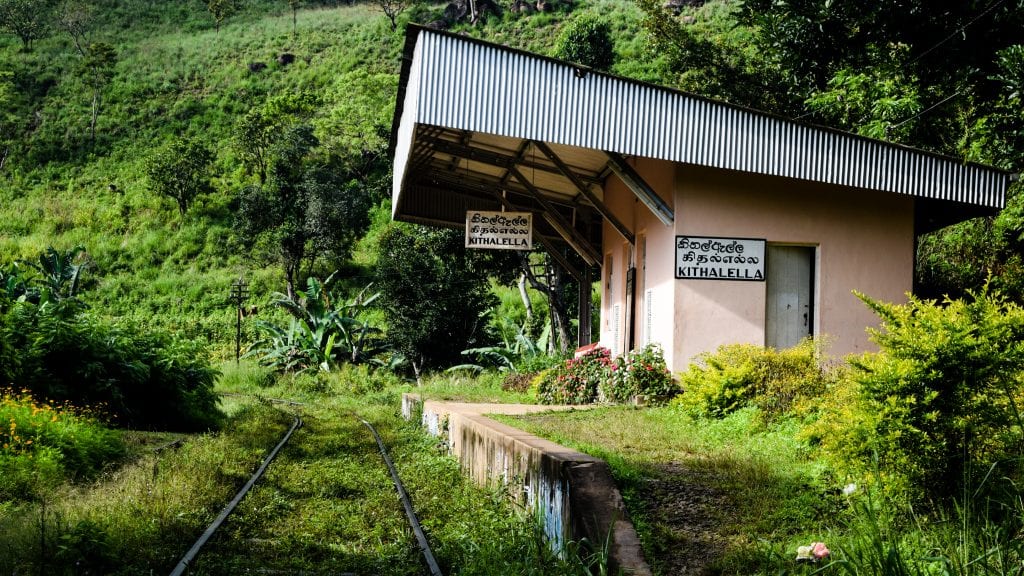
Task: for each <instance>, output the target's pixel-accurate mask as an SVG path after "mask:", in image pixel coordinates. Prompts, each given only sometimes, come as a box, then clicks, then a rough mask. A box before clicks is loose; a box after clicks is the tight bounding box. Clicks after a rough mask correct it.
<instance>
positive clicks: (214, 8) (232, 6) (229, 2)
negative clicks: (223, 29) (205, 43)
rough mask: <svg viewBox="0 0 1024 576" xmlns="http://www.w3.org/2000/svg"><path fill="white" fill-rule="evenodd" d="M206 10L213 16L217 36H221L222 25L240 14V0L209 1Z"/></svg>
mask: <svg viewBox="0 0 1024 576" xmlns="http://www.w3.org/2000/svg"><path fill="white" fill-rule="evenodd" d="M206 9H207V10H208V11H209V12H210V15H211V16H213V23H214V25H215V26H216V28H217V34H220V25H221V24H222V23H223V22H224V20H225V19H226V18H227V17H228V16H231V15H232V14H234V13H235V12H238V0H207V2H206Z"/></svg>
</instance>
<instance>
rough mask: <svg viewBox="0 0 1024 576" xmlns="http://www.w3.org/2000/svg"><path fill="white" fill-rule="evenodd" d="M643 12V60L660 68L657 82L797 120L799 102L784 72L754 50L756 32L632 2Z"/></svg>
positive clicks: (650, 1) (655, 0) (655, 2)
mask: <svg viewBox="0 0 1024 576" xmlns="http://www.w3.org/2000/svg"><path fill="white" fill-rule="evenodd" d="M636 3H637V6H638V7H639V8H640V9H641V10H642V11H643V12H644V20H643V25H644V29H645V31H646V34H647V36H648V39H649V49H648V53H647V56H648V57H650V58H652V59H655V60H657V61H661V62H663V63H664V64H663V69H661V70H660V71H659V74H658V78H657V81H658V82H659V83H662V84H666V85H669V86H673V87H676V88H680V89H682V90H687V91H689V92H693V93H696V94H700V95H702V96H708V97H711V98H718V99H721V100H725V101H728V102H732V103H734V104H740V105H744V106H751V107H754V108H758V109H761V110H770V111H773V112H775V113H778V114H790V115H796V114H798V113H800V112H801V111H802V106H801V104H800V103H801V101H802V98H800V97H799V95H798V94H794V93H793V90H792V88H791V85H790V83H789V82H788V81H787V77H786V71H785V70H783V69H781V68H780V67H779V66H777V65H774V63H772V62H769V61H767V56H766V53H765V51H764V50H761V49H758V48H757V47H756V46H754V38H756V35H755V33H756V29H755V28H754V27H753V26H750V25H740V24H738V23H737V22H736V20H735V19H734V18H723V17H721V16H718V17H716V18H707V19H705V18H704V17H700V18H698V17H697V15H698V14H702V13H701V12H697V11H696V10H697V9H693V8H690V9H688V10H689V11H688V12H684V13H677V12H676V11H674V10H672V9H671V8H669V7H667V6H665V5H664V3H663V2H661V1H659V0H636Z"/></svg>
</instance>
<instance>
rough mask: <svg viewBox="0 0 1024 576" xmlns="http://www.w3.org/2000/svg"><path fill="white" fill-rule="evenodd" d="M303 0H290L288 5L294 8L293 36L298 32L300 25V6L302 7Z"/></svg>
mask: <svg viewBox="0 0 1024 576" xmlns="http://www.w3.org/2000/svg"><path fill="white" fill-rule="evenodd" d="M302 1H303V0H288V7H289V8H291V10H292V36H295V34H297V33H298V27H299V8H301V7H302Z"/></svg>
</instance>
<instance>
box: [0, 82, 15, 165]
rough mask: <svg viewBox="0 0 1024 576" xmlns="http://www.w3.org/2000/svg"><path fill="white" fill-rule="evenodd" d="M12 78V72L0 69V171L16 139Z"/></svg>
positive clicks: (5, 163)
mask: <svg viewBox="0 0 1024 576" xmlns="http://www.w3.org/2000/svg"><path fill="white" fill-rule="evenodd" d="M13 79H14V75H13V74H11V73H10V72H6V71H3V70H0V172H3V170H4V166H6V165H7V158H8V157H9V156H10V154H11V147H12V146H14V143H15V141H16V139H17V136H16V132H17V127H18V116H17V115H16V114H15V113H14V110H15V109H16V106H17V100H18V98H17V92H16V90H15V86H14V81H13Z"/></svg>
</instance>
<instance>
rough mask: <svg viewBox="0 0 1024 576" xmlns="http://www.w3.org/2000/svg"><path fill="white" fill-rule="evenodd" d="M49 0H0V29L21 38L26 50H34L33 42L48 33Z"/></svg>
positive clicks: (23, 47)
mask: <svg viewBox="0 0 1024 576" xmlns="http://www.w3.org/2000/svg"><path fill="white" fill-rule="evenodd" d="M49 4H50V2H49V1H48V0H0V30H6V31H8V32H10V33H12V34H14V35H15V36H17V37H18V39H20V40H21V45H22V49H23V50H24V51H25V52H31V51H32V42H34V41H35V40H38V39H40V38H42V37H44V36H45V35H46V31H47V24H48V18H49V17H50V13H49V12H50V11H49Z"/></svg>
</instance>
